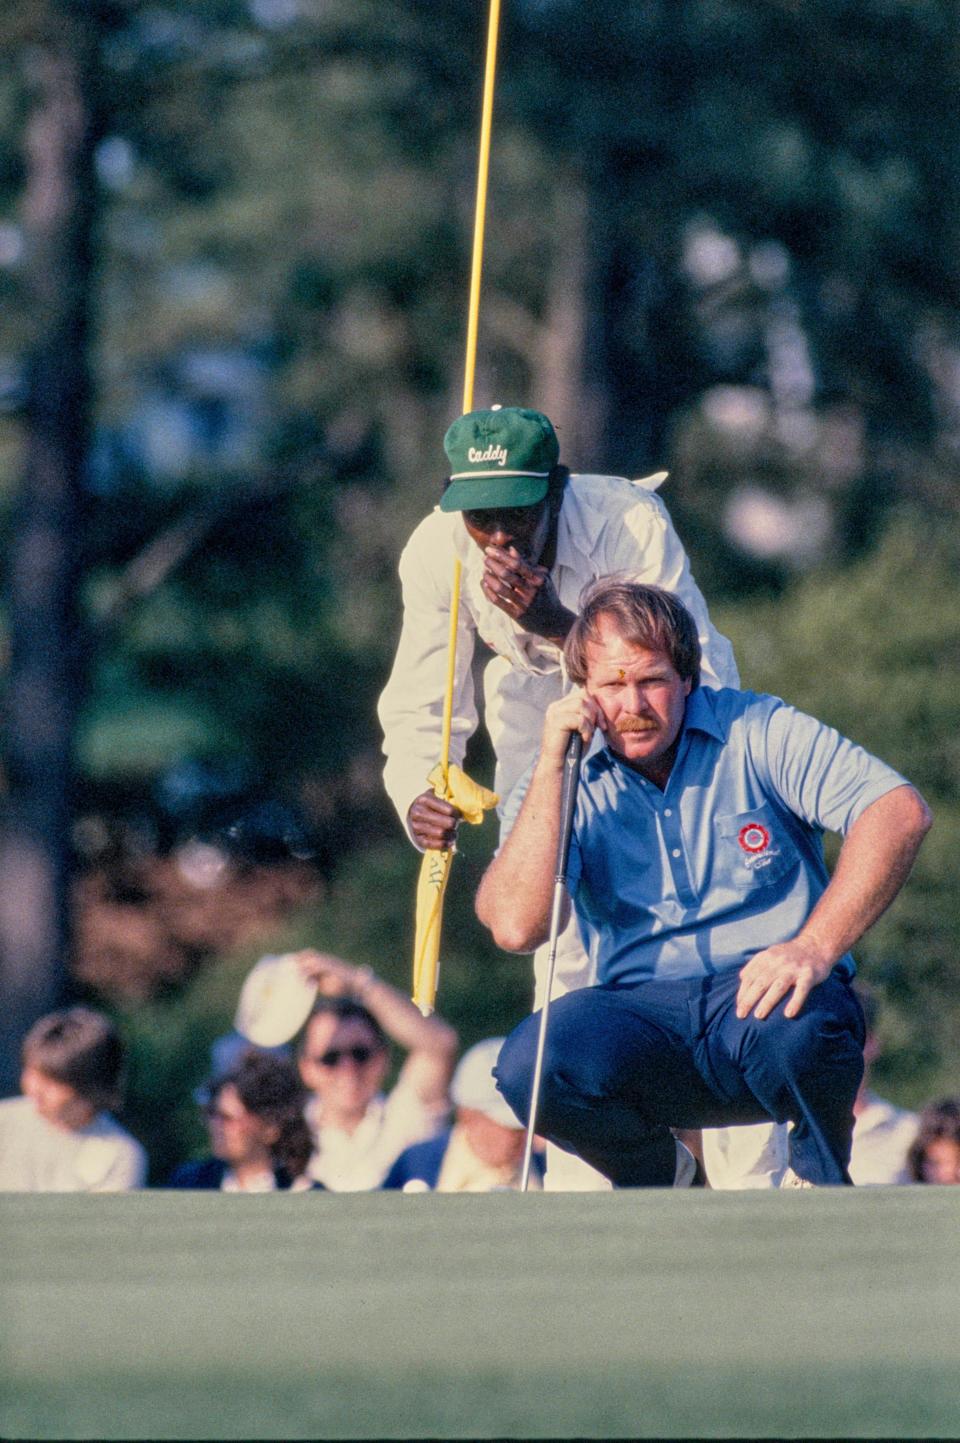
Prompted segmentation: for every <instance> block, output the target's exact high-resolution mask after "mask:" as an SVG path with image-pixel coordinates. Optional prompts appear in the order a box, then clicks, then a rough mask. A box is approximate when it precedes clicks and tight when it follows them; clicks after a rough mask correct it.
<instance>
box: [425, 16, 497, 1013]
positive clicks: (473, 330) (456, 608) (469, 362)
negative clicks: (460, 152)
mask: <svg viewBox="0 0 960 1443" xmlns="http://www.w3.org/2000/svg"><path fill="white" fill-rule="evenodd" d="M499 30H500V0H490V12H489V20H488V24H487V58H486V66H485V69H484V81H483V108H482V112H481V117H480V154H479V158H478V162H477V202H476V209H475V213H474V225H473V260H472V263H471V267H470V303H469V307H468V312H467V355H466V364H465V366H464V374H463V410H464V414H466V413H467V412H468V411H470V410H472V409H473V386H474V379H475V376H476V369H477V333H478V330H479V320H480V281H481V277H482V274H483V237H484V228H485V225H486V214H487V179H488V177H489V174H490V136H491V132H492V129H493V92H494V86H495V82H496V72H497V37H498V34H499ZM460 572H461V565H460V559H459V557H457V558H455V559H454V563H453V577H452V579H451V582H450V639H449V642H448V650H447V689H446V693H445V694H444V699H443V731H442V734H441V742H440V766H439V768H438V771H439V775H438V776H436V780H435V781H434V792H435V794H436V795H437V796H438V797H449V793H450V782H451V778H450V729H451V726H452V721H453V689H454V683H455V680H456V669H457V625H458V621H459V616H460ZM433 775H436V774H435V773H434V774H433ZM464 780H465V781H466V780H468V779H466V778H464ZM487 795H488V796H489V795H491V794H489V793H488V794H487ZM450 800H453V798H450ZM488 805H492V802H491V803H489V804H488ZM481 817H482V812H481ZM478 820H480V818H478ZM452 858H453V853H452V852H450V851H445V852H438V851H428V852H425V853H424V857H423V862H422V863H421V866H420V878H419V881H418V883H417V921H416V939H415V942H414V949H413V1000H414V1002H415V1003H416V1005H417V1006H418V1007H419V1008H420V1011H421V1012H422V1013H423V1014H424V1016H428V1015H429V1014H430V1013H431V1012H432V1011H433V1008H434V1002H435V1001H436V996H437V978H438V975H439V970H440V919H441V914H442V911H443V896H444V892H445V891H446V887H447V877H448V875H449V872H450V863H451V861H452Z"/></svg>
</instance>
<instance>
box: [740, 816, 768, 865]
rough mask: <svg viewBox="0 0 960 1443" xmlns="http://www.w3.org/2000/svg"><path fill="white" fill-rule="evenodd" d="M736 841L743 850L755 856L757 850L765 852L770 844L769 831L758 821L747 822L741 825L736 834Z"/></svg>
mask: <svg viewBox="0 0 960 1443" xmlns="http://www.w3.org/2000/svg"><path fill="white" fill-rule="evenodd" d="M737 841H738V842H739V843H740V846H741V847H742V848H743V850H744V851H745V852H749V853H750V855H751V856H752V857H755V856H756V855H757V853H758V852H765V851H766V850H767V848H768V847H769V845H770V833H769V832H768V831H767V829H766V827H765V826H763V825H762V824H761V823H760V822H748V823H747V825H746V826H745V827H741V828H740V831H739V832H738V834H737Z"/></svg>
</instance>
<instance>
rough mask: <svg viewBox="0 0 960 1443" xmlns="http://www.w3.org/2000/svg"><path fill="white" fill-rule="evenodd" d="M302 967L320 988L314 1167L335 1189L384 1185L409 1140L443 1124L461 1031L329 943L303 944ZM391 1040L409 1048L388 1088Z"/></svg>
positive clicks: (308, 1061)
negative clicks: (313, 947)
mask: <svg viewBox="0 0 960 1443" xmlns="http://www.w3.org/2000/svg"><path fill="white" fill-rule="evenodd" d="M301 966H302V967H303V970H304V972H305V974H306V975H307V976H308V977H310V978H311V979H312V980H314V981H315V982H316V983H317V985H318V989H319V993H320V996H319V997H318V1000H317V1002H316V1005H315V1006H314V1010H313V1013H312V1014H311V1016H310V1019H309V1021H308V1022H307V1026H306V1030H305V1032H304V1036H303V1041H302V1044H301V1049H300V1076H301V1077H302V1079H303V1082H304V1085H305V1086H306V1087H307V1089H308V1090H309V1092H310V1093H311V1098H310V1101H309V1102H308V1105H307V1121H308V1122H309V1123H310V1126H311V1131H312V1132H313V1135H314V1142H315V1152H314V1155H313V1158H312V1160H311V1163H310V1173H311V1176H312V1177H313V1178H315V1179H316V1180H317V1181H318V1182H321V1183H323V1185H324V1187H327V1188H330V1189H331V1190H333V1191H335V1192H361V1191H364V1190H365V1189H371V1188H378V1187H379V1186H380V1184H381V1183H382V1182H383V1180H384V1178H385V1177H386V1175H387V1172H388V1171H389V1169H390V1167H391V1165H392V1163H393V1162H394V1161H395V1160H396V1159H397V1157H399V1155H400V1153H401V1152H402V1151H403V1150H404V1148H406V1147H409V1146H410V1145H411V1144H412V1143H414V1142H421V1141H423V1139H424V1138H427V1137H431V1136H432V1135H433V1134H434V1133H435V1132H436V1131H437V1130H438V1129H439V1128H440V1127H441V1126H442V1124H443V1121H444V1119H445V1117H446V1115H447V1111H448V1108H449V1097H448V1088H449V1085H450V1075H451V1073H452V1072H453V1064H454V1058H455V1056H456V1050H457V1034H456V1033H455V1032H454V1030H453V1028H452V1027H450V1026H449V1025H448V1024H447V1023H446V1022H444V1021H443V1019H442V1018H440V1017H438V1016H436V1015H434V1016H432V1017H422V1016H421V1015H420V1013H419V1011H418V1010H417V1008H416V1007H415V1006H414V1005H413V1003H412V1002H410V1001H409V999H408V998H406V997H404V996H403V995H402V993H400V992H398V991H397V990H396V989H395V988H394V987H391V986H389V984H388V983H386V982H384V981H383V980H382V978H380V977H377V976H376V975H375V973H374V972H372V971H371V969H370V968H369V967H352V966H351V965H350V964H349V963H348V962H343V961H341V959H340V958H339V957H331V956H329V955H327V954H324V953H319V952H307V953H303V954H302V957H301ZM391 1042H394V1043H396V1044H397V1045H398V1046H399V1047H401V1048H403V1049H405V1051H406V1053H407V1056H406V1058H405V1060H404V1062H403V1065H402V1067H401V1068H400V1074H399V1077H398V1078H397V1082H396V1084H395V1086H394V1088H393V1090H392V1091H391V1093H390V1095H389V1096H388V1097H385V1096H384V1095H383V1092H382V1090H381V1089H382V1087H383V1084H384V1081H385V1078H386V1075H387V1069H388V1067H389V1065H390V1043H391Z"/></svg>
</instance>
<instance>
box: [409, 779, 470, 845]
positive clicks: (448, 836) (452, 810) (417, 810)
mask: <svg viewBox="0 0 960 1443" xmlns="http://www.w3.org/2000/svg"><path fill="white" fill-rule="evenodd" d="M462 816H463V813H462V812H461V811H459V810H458V808H457V807H455V806H454V805H453V803H452V802H446V801H444V799H443V798H442V797H438V796H435V795H434V793H433V792H421V793H420V796H419V797H417V799H416V801H414V802H413V803H411V806H410V810H409V811H408V812H407V821H408V823H409V825H410V830H411V832H412V833H413V835H414V839H415V841H416V843H417V846H418V847H422V848H423V850H424V851H425V852H431V851H433V852H449V851H450V850H451V848H452V847H454V846H455V845H456V841H457V827H458V826H459V825H460V821H461V818H462Z"/></svg>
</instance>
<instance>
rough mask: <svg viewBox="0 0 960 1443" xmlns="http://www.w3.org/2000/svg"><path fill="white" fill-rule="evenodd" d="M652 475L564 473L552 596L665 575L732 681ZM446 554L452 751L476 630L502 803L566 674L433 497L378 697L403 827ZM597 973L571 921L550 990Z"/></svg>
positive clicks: (463, 721) (468, 707) (431, 697)
mask: <svg viewBox="0 0 960 1443" xmlns="http://www.w3.org/2000/svg"><path fill="white" fill-rule="evenodd" d="M662 479H663V478H662V473H661V474H660V475H658V476H656V477H651V478H649V479H646V480H638V481H628V480H626V479H624V478H623V477H621V476H593V475H575V476H571V477H570V478H569V480H568V482H567V485H566V489H565V491H564V496H563V505H562V507H561V509H560V516H559V519H558V523H557V547H556V560H555V562H554V564H553V567H552V569H551V577H552V579H553V584H554V587H555V589H556V591H557V594H558V596H559V598H560V601H561V603H562V604H563V605H564V606H565V607H567V608H568V609H569V610H570V611H573V612H577V611H579V600H580V594H581V592H582V591H583V589H584V587H585V586H587V585H588V583H590V582H591V581H595V580H597V578H598V577H601V576H611V575H614V574H620V575H624V576H626V577H629V579H630V580H631V581H640V582H645V583H648V584H652V585H656V586H662V587H663V588H664V589H665V590H667V591H670V592H673V593H675V594H676V595H677V596H678V597H679V598H680V600H681V601H682V602H683V603H684V605H685V606H686V607H687V609H688V610H689V611H690V612H691V614H692V615H693V617H694V619H695V621H696V623H697V630H698V632H699V636H700V643H701V646H702V648H703V661H702V679H703V682H704V683H705V684H706V685H707V686H733V687H736V686H739V677H738V674H737V668H736V663H735V661H734V657H733V649H732V647H731V646H730V643H729V642H728V641H727V639H726V638H725V637H723V636H721V635H720V633H719V632H718V631H716V629H715V628H714V627H713V625H712V624H711V622H710V619H709V617H708V615H707V607H706V602H705V601H704V599H703V596H702V595H701V593H700V590H699V588H698V587H697V585H696V582H695V581H694V579H693V577H692V575H691V573H690V563H689V561H688V560H687V555H686V552H685V551H684V549H683V546H682V545H681V542H680V539H679V537H678V536H677V534H676V532H675V530H674V528H673V523H672V522H671V520H670V517H669V515H668V514H667V511H666V508H665V507H664V505H663V503H662V501H661V500H660V499H659V497H658V496H656V495H654V491H655V490H656V487H657V486H658V485H659V483H660V481H661V480H662ZM455 555H456V556H459V558H460V561H461V563H462V566H463V571H462V578H461V589H460V613H459V619H458V634H457V659H456V674H455V682H454V694H453V718H452V724H451V730H450V760H451V762H456V763H457V764H458V765H461V764H462V762H463V756H464V752H465V750H466V746H467V741H468V739H469V738H470V736H472V734H473V732H474V731H475V730H476V727H477V724H478V720H479V718H478V712H477V706H476V702H475V698H474V676H473V661H474V647H475V642H476V638H477V637H478V636H479V638H480V639H481V640H482V641H483V642H485V643H486V645H487V646H488V647H489V648H490V650H491V651H493V652H494V653H495V655H494V657H493V658H492V660H491V661H490V662H488V664H487V666H486V669H485V672H484V678H483V689H484V708H485V720H486V725H487V730H488V732H489V734H490V740H491V742H492V743H493V749H494V753H495V755H496V758H497V766H496V775H495V779H494V789H495V791H497V792H498V793H499V796H500V807H501V809H502V807H503V804H504V802H505V800H506V798H507V796H508V795H509V793H510V791H511V789H512V788H513V787H514V786H515V784H516V783H517V781H519V779H520V777H521V776H523V774H524V772H525V771H526V770H527V768H528V767H529V766H530V764H531V762H532V761H533V760H534V758H535V756H536V754H537V751H538V748H539V744H540V735H541V731H542V728H543V714H544V711H545V710H546V708H547V706H548V705H549V703H550V702H552V701H555V700H556V699H557V698H558V697H560V696H562V695H563V693H564V692H565V691H567V690H568V689H569V686H570V683H569V682H568V680H567V678H566V675H565V673H564V671H563V654H562V652H561V650H560V648H559V647H556V646H554V645H552V644H551V643H550V642H548V641H545V640H544V639H543V638H542V637H539V636H534V635H532V634H531V633H530V632H526V631H524V630H523V628H522V627H521V626H520V625H519V624H518V623H517V622H515V621H514V620H513V619H512V618H511V617H509V616H507V615H506V613H505V612H503V611H501V610H500V609H499V608H498V607H496V606H494V605H493V603H492V602H490V601H488V600H487V598H486V596H484V594H483V590H482V588H481V584H480V583H481V579H482V577H483V562H484V558H483V553H482V551H481V550H480V548H479V547H478V546H477V544H476V543H475V542H474V541H472V540H471V538H470V536H469V535H468V534H467V531H466V528H465V527H464V525H463V522H462V520H461V518H460V516H459V514H458V513H455V512H454V513H447V512H443V511H441V510H440V509H439V508H436V509H435V510H434V511H433V512H431V514H430V515H429V516H427V517H426V518H425V519H424V520H423V521H422V522H421V523H420V525H419V526H418V527H417V528H416V530H415V531H414V532H413V535H412V536H411V537H410V540H409V541H408V543H407V545H406V547H405V548H404V551H403V554H402V555H401V557H400V579H401V583H402V586H403V608H404V610H403V627H402V630H401V633H400V642H399V645H398V647H397V654H396V658H395V660H394V664H393V670H392V672H391V674H390V679H389V681H388V682H387V685H386V687H385V688H384V691H383V693H382V695H381V697H380V702H379V707H378V711H379V716H380V723H381V726H382V727H383V733H384V743H383V750H384V753H385V755H386V758H387V762H386V767H385V768H384V785H385V786H386V789H387V794H388V795H389V797H390V799H391V801H392V802H393V804H394V806H395V807H396V809H397V812H398V813H399V815H400V819H401V821H402V822H403V824H404V826H406V825H407V812H408V811H409V809H410V806H411V805H412V803H413V802H414V801H415V800H416V798H417V797H418V796H420V795H421V794H422V793H423V792H424V791H425V790H426V789H427V775H428V773H429V772H430V771H431V769H432V768H433V767H434V766H435V765H436V762H437V759H438V756H439V752H440V735H441V728H442V719H443V700H444V693H445V690H446V678H447V647H448V640H449V626H450V583H451V576H452V570H453V558H454V556H455ZM408 830H409V829H408ZM411 840H413V839H412V836H411ZM547 952H548V949H547V947H546V946H544V947H541V948H539V950H538V951H537V953H536V954H535V957H534V977H535V982H536V993H535V1004H534V1005H535V1006H539V1005H540V1002H541V999H542V992H543V988H544V986H545V972H546V966H547ZM593 980H594V977H593V970H592V965H591V963H590V962H589V960H588V958H587V956H586V954H585V952H584V950H583V947H582V945H581V943H580V938H579V935H578V934H577V932H576V930H575V928H574V927H573V926H572V925H571V926H570V927H568V928H567V930H566V931H565V932H564V934H563V935H562V937H561V938H560V942H559V945H558V949H557V959H556V973H555V983H554V988H553V992H552V996H553V997H559V996H562V995H563V994H564V993H565V992H568V991H571V990H572V989H573V988H576V987H586V986H589V985H590V984H591V983H592V982H593ZM548 1157H549V1165H548V1171H547V1177H548V1181H547V1184H546V1185H547V1187H548V1188H549V1187H553V1188H557V1187H558V1186H562V1187H563V1189H564V1190H567V1191H572V1190H577V1189H578V1188H583V1189H589V1188H593V1187H595V1186H597V1179H598V1177H599V1175H598V1174H596V1173H594V1172H593V1169H591V1168H588V1167H587V1165H586V1164H585V1163H583V1162H581V1161H580V1159H578V1158H572V1157H570V1156H568V1155H566V1154H563V1153H561V1152H560V1151H559V1150H558V1149H555V1148H551V1149H550V1151H549V1154H548ZM551 1174H552V1176H551ZM575 1175H576V1176H575ZM561 1178H562V1181H561ZM578 1179H579V1181H578Z"/></svg>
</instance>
